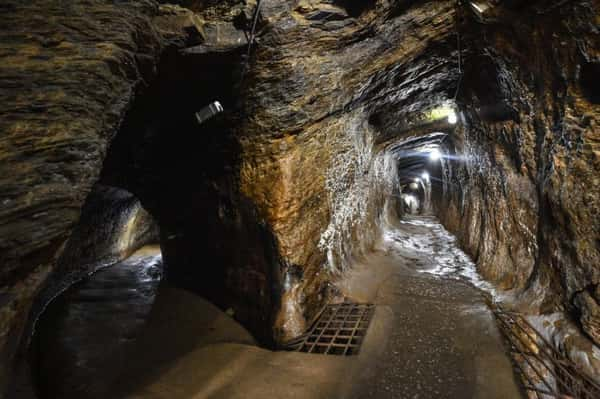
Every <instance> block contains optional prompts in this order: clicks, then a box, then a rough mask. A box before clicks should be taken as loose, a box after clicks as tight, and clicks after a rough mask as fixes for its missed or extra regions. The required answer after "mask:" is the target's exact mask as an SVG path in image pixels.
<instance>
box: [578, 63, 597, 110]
mask: <svg viewBox="0 0 600 399" xmlns="http://www.w3.org/2000/svg"><path fill="white" fill-rule="evenodd" d="M598 77H600V62H586V63H584V64H583V65H581V70H580V80H579V81H580V84H581V89H582V90H583V93H584V94H585V96H586V98H587V99H588V100H589V101H590V102H591V103H592V104H600V79H599V78H598Z"/></svg>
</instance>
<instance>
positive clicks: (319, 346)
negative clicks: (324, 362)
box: [295, 303, 375, 356]
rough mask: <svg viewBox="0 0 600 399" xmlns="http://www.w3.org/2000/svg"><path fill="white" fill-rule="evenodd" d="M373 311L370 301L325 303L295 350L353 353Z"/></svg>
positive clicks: (333, 353) (357, 347) (355, 352)
mask: <svg viewBox="0 0 600 399" xmlns="http://www.w3.org/2000/svg"><path fill="white" fill-rule="evenodd" d="M374 311H375V305H373V304H357V303H339V304H334V305H327V306H326V307H325V309H324V310H323V312H322V313H321V315H320V316H319V318H318V319H317V321H316V322H315V323H314V324H313V326H312V327H311V329H310V330H309V331H308V333H307V334H305V335H304V336H303V338H302V340H301V341H300V342H298V343H297V344H296V345H295V347H296V350H297V351H299V352H306V353H322V354H326V355H346V356H347V355H356V354H358V351H359V349H360V345H361V344H362V341H363V339H364V337H365V335H366V333H367V329H368V328H369V323H370V322H371V318H372V317H373V313H374Z"/></svg>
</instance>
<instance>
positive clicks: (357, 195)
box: [0, 0, 600, 385]
mask: <svg viewBox="0 0 600 399" xmlns="http://www.w3.org/2000/svg"><path fill="white" fill-rule="evenodd" d="M20 3H22V2H19V1H9V2H8V4H7V5H2V6H0V7H1V8H2V9H3V11H5V12H4V14H7V15H8V16H9V17H10V18H8V19H7V20H10V21H12V22H11V24H10V25H9V26H6V27H5V29H1V30H0V35H2V37H3V39H4V40H2V45H1V46H0V54H1V55H2V58H3V62H2V63H1V64H0V80H2V81H3V82H6V83H7V85H6V87H7V90H6V94H7V96H6V98H7V99H8V100H7V101H5V102H6V104H7V107H6V108H5V109H4V110H3V115H2V118H0V129H1V130H2V131H3V132H5V135H6V138H5V139H3V140H2V141H1V142H0V154H2V156H3V162H2V170H1V173H0V188H1V190H2V193H3V197H2V198H0V249H1V254H0V260H1V261H2V264H3V268H2V271H1V272H0V279H1V280H0V281H1V283H2V286H3V291H4V297H5V298H6V300H4V301H3V303H2V308H1V310H0V336H1V337H2V340H3V341H0V348H3V349H2V352H1V353H2V358H0V364H1V365H2V370H1V372H0V377H1V378H2V379H5V376H6V375H7V374H8V372H9V369H10V368H11V367H12V359H13V356H14V350H15V348H17V347H18V342H19V340H20V337H21V334H22V330H23V328H24V325H25V320H26V319H27V314H28V313H29V309H30V306H31V303H32V301H33V300H34V298H35V297H36V295H37V294H38V292H39V290H40V287H42V286H44V282H45V281H46V279H47V276H48V274H49V273H51V272H52V271H53V270H56V264H57V262H56V260H57V259H58V258H59V257H60V256H61V255H62V254H64V248H65V246H68V245H71V244H70V243H69V241H68V238H69V236H70V235H71V233H72V231H73V229H74V227H75V225H76V223H77V221H78V220H79V217H80V212H81V208H82V205H83V203H84V201H85V199H86V197H88V195H89V193H90V191H91V189H92V187H93V185H94V184H95V183H97V182H98V180H99V179H100V183H102V184H108V185H111V186H117V187H121V188H125V189H127V190H128V191H130V192H132V193H133V194H135V196H136V197H138V198H139V199H140V200H141V202H142V204H143V206H144V207H145V208H146V209H147V210H148V211H149V212H150V213H151V214H152V215H153V216H154V217H155V219H156V220H157V222H158V224H159V225H160V228H161V246H162V249H163V252H164V257H165V262H166V265H167V270H168V271H167V275H168V276H169V278H171V279H173V281H175V282H177V283H179V284H182V285H185V286H187V287H188V288H191V289H196V290H197V291H198V292H200V293H201V294H203V295H205V296H207V297H209V298H211V300H213V301H214V302H215V303H218V304H219V305H220V306H222V307H225V308H229V307H231V308H232V309H233V310H234V312H235V314H236V317H238V318H239V319H240V320H242V321H243V322H244V324H245V325H247V326H249V328H250V329H251V330H252V332H253V333H254V334H255V335H257V336H259V337H260V338H261V339H262V340H264V341H265V342H268V341H270V340H275V341H284V340H286V339H288V338H290V337H293V336H295V335H297V334H298V333H300V332H301V331H302V330H303V328H304V326H305V323H306V320H309V319H310V318H311V317H312V316H313V315H314V313H315V312H316V311H317V310H318V309H319V308H320V306H321V305H322V304H323V303H325V301H326V300H327V299H328V298H330V297H331V296H333V295H335V292H334V290H333V289H332V287H331V285H330V282H331V281H333V280H335V278H336V277H337V276H339V275H340V274H341V273H343V272H344V271H345V270H346V268H347V267H348V265H349V260H350V259H351V258H352V257H356V256H360V254H361V253H363V252H364V251H367V250H369V248H370V247H371V246H372V245H373V243H374V242H375V241H376V240H377V238H378V235H379V232H380V229H381V227H382V226H383V225H385V224H386V223H389V222H390V221H392V220H393V219H394V218H396V217H397V216H398V215H397V213H398V211H399V208H401V206H399V205H398V204H397V203H396V200H395V198H398V197H399V196H400V192H399V186H400V185H401V184H402V183H401V175H402V173H404V172H403V170H404V169H403V168H404V166H398V165H402V164H401V163H398V162H397V161H398V157H402V156H403V155H402V154H403V151H404V150H406V149H407V148H410V149H412V150H415V149H418V148H420V147H423V148H429V147H427V146H430V145H431V143H434V142H435V143H436V144H435V145H438V144H437V143H442V146H443V147H444V149H445V151H453V150H454V151H456V153H457V155H463V156H466V157H467V161H464V162H462V163H461V161H456V162H452V163H449V164H448V168H446V169H445V171H444V175H443V177H445V178H447V180H446V183H447V190H446V191H445V192H443V191H442V190H441V189H440V188H439V187H438V188H436V187H433V190H432V192H431V195H432V198H433V199H434V202H435V204H437V209H438V213H439V215H440V217H441V219H442V220H443V222H444V223H445V225H446V226H447V227H448V228H449V229H451V230H452V231H453V232H454V233H456V234H457V235H458V236H459V237H460V239H461V241H462V244H463V246H464V247H465V248H466V249H467V250H468V251H469V252H470V253H471V254H472V255H473V256H474V257H475V259H476V260H477V264H478V267H479V270H480V272H481V273H482V274H483V275H484V276H485V277H486V278H488V279H489V280H491V281H493V282H494V283H496V284H497V285H498V286H499V287H501V288H518V289H520V290H525V289H528V290H525V292H531V293H535V294H536V295H537V294H539V295H537V296H538V297H539V298H541V299H542V301H541V305H543V306H542V310H544V309H546V310H554V309H557V308H559V307H560V306H563V307H565V308H566V309H567V310H569V311H571V312H573V314H576V315H581V323H582V328H583V330H584V331H586V332H587V333H588V334H589V335H590V336H591V337H593V338H594V337H597V336H598V334H597V331H596V327H595V326H597V323H596V321H595V320H596V319H595V315H596V314H598V313H597V309H596V308H595V306H596V305H597V303H598V302H596V301H600V297H598V295H597V292H598V289H597V287H598V283H600V279H599V278H598V270H600V269H598V266H597V265H598V264H599V262H598V261H599V257H598V256H599V255H598V252H599V248H598V246H599V243H598V229H599V225H598V223H599V222H598V217H597V216H598V201H599V196H598V194H599V193H598V187H600V185H599V184H598V181H597V179H598V177H597V176H598V170H599V169H600V166H599V164H598V145H597V144H598V117H599V115H598V112H599V110H598V87H597V82H596V81H595V80H594V76H596V75H597V71H598V66H597V65H598V63H597V62H598V60H599V49H598V42H599V41H598V34H597V33H596V32H595V31H594V29H595V28H594V27H593V25H594V24H597V20H598V19H597V18H598V17H597V15H598V2H582V4H576V5H565V6H561V7H557V8H552V7H549V8H548V9H546V10H544V9H543V8H541V9H540V6H539V4H538V3H540V4H541V2H536V4H535V5H534V6H531V7H527V6H523V8H522V9H520V10H519V11H511V10H510V9H508V8H507V9H503V8H498V9H496V10H495V13H497V15H496V16H495V17H496V18H498V20H497V21H496V22H495V23H494V24H490V25H480V24H479V23H478V22H477V21H476V20H475V19H474V18H473V17H472V16H470V15H471V14H469V11H468V9H466V8H465V9H461V10H460V15H461V16H462V18H461V21H460V23H458V24H457V23H456V16H457V9H456V2H455V1H436V2H418V3H416V4H412V3H411V4H408V3H410V2H400V1H398V2H395V1H386V0H378V1H362V2H360V6H357V5H354V4H355V2H350V1H318V0H301V1H296V2H289V1H283V0H281V1H279V0H268V1H267V0H264V1H263V2H262V3H263V4H262V8H261V13H260V18H259V20H258V25H257V33H258V41H257V43H255V44H254V45H253V46H252V48H251V49H250V58H249V59H248V60H247V65H246V64H245V61H244V57H243V56H244V55H245V54H246V52H247V49H246V46H243V45H242V46H240V45H239V41H240V37H243V32H242V31H240V29H241V28H243V27H245V28H246V29H248V27H249V26H251V18H252V15H253V12H254V5H255V4H253V3H252V2H249V4H247V5H246V4H244V3H242V2H237V1H226V2H213V1H202V0H198V1H194V0H190V1H180V2H179V3H180V4H181V5H182V6H185V7H189V9H185V8H181V7H178V6H171V5H162V6H160V7H159V6H158V5H157V4H156V3H154V2H152V1H149V0H148V1H141V2H140V1H130V2H128V1H123V2H119V3H118V4H113V3H111V4H105V2H101V1H91V2H86V3H85V4H79V3H78V2H77V1H75V2H72V5H71V6H69V7H62V6H60V7H58V6H55V5H53V3H52V2H49V1H48V2H46V1H42V0H40V1H37V2H35V4H34V5H29V6H24V5H22V4H20ZM503 12H505V13H507V14H506V15H503V14H502V13H503ZM511 13H512V14H511ZM531 21H534V22H531ZM457 26H458V27H459V30H460V32H461V38H462V46H463V47H462V49H463V60H462V61H463V67H464V70H465V74H464V76H463V78H462V80H460V81H461V85H460V90H459V91H458V97H457V99H456V100H457V104H458V108H459V110H460V111H462V113H461V114H460V115H459V116H460V117H459V118H458V123H457V125H452V126H456V127H451V126H448V123H446V122H445V121H444V123H440V122H439V121H436V120H432V119H437V117H436V115H437V114H436V112H438V110H439V109H440V106H443V105H444V104H447V103H448V100H452V99H453V98H454V97H455V94H456V93H457V84H458V82H459V77H460V75H459V72H458V64H457V62H458V54H457V51H456V49H457V41H456V35H455V34H456V28H457ZM515 37H516V38H518V40H515V39H514V38H515ZM198 45H200V46H201V47H200V50H201V51H200V50H198V47H196V50H194V51H190V52H189V54H188V55H185V56H184V55H181V54H179V53H178V52H177V49H179V48H183V47H190V46H198ZM159 60H162V61H161V62H159ZM157 69H160V70H159V71H158V75H157ZM157 76H158V77H157ZM165 76H166V77H165ZM215 100H219V101H221V103H222V104H223V106H224V108H225V112H224V113H223V114H222V115H220V116H217V117H215V118H214V120H210V121H208V122H206V124H203V125H202V126H197V124H196V122H195V119H194V117H193V115H194V112H195V111H197V110H199V109H200V108H201V107H203V106H205V105H207V104H209V103H210V102H212V101H215ZM188 116H189V117H190V118H192V119H190V120H189V121H188V119H187V118H188ZM190 121H191V122H190ZM440 131H442V132H446V133H449V136H448V139H447V140H446V141H443V139H442V138H440V137H441V136H439V135H437V134H438V133H439V132H440ZM419 140H421V141H419ZM415 143H416V144H415ZM109 144H110V145H112V147H111V148H112V149H111V152H110V154H109V155H108V157H107V152H108V148H109ZM419 146H420V147H419ZM103 163H104V167H105V169H104V172H103V173H102V176H101V170H102V166H103ZM399 176H400V177H399ZM439 177H442V176H439ZM449 183H452V184H449ZM441 194H444V197H441ZM436 198H437V200H436ZM52 278H53V279H55V280H56V279H58V280H60V279H61V278H63V274H61V271H60V270H59V271H58V272H57V273H55V274H54V276H53V277H52ZM1 384H2V382H1V381H0V385H1Z"/></svg>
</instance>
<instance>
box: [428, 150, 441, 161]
mask: <svg viewBox="0 0 600 399" xmlns="http://www.w3.org/2000/svg"><path fill="white" fill-rule="evenodd" d="M441 157H442V153H441V152H440V150H438V149H437V148H434V149H433V150H431V152H430V153H429V159H431V160H432V161H437V160H438V159H440V158H441Z"/></svg>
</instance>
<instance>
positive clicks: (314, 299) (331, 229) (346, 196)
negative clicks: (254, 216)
mask: <svg viewBox="0 0 600 399" xmlns="http://www.w3.org/2000/svg"><path fill="white" fill-rule="evenodd" d="M349 4H350V3H348V2H336V1H299V2H276V1H266V2H263V6H262V11H261V19H260V23H259V30H260V32H261V35H260V37H259V42H258V44H257V45H256V46H255V49H254V51H253V53H252V54H253V56H252V58H251V59H250V60H249V61H250V63H249V68H248V72H247V74H246V75H245V77H244V85H243V87H242V96H243V98H244V102H243V105H242V113H241V114H242V118H241V121H240V125H239V129H238V132H239V133H238V135H239V137H240V143H241V146H242V151H241V153H242V157H241V166H240V187H241V190H242V192H243V193H244V195H245V196H246V197H247V198H249V199H250V200H251V201H252V202H253V203H254V204H256V206H257V210H258V214H259V216H260V218H262V220H264V221H265V223H266V225H267V226H269V228H270V229H271V231H272V232H273V235H274V236H275V237H276V240H277V248H278V250H279V256H280V259H281V263H280V267H281V270H280V273H281V276H282V278H281V280H282V284H283V285H282V287H281V289H282V301H281V307H280V309H279V312H278V317H277V319H276V323H275V329H276V335H277V336H278V337H279V339H280V340H285V339H287V338H290V337H293V336H294V335H296V334H298V333H300V332H301V331H302V329H303V328H304V323H305V320H309V319H310V318H311V317H312V315H313V314H314V312H315V311H317V310H318V309H319V307H320V306H322V304H323V303H324V302H325V300H326V299H327V298H328V297H329V296H330V295H332V293H331V292H330V291H329V288H328V287H329V285H328V281H330V280H331V279H334V278H336V275H339V273H341V272H343V270H344V269H345V268H346V267H347V260H348V259H349V257H351V256H358V255H360V253H361V251H362V250H365V249H366V248H369V247H370V245H371V244H372V243H373V241H374V240H375V239H376V237H377V234H378V223H379V219H380V215H381V214H382V213H383V209H384V206H383V205H384V201H385V199H386V197H387V196H389V195H390V194H391V193H392V191H393V190H392V189H391V188H390V187H391V186H392V185H393V183H394V182H395V179H397V176H395V172H394V171H395V169H394V168H393V165H394V164H393V162H390V158H389V157H388V155H389V154H387V153H386V152H385V149H386V148H387V147H386V145H385V143H386V142H387V141H389V140H391V141H393V140H398V139H399V138H398V137H396V136H397V132H396V131H397V130H401V129H400V128H406V126H408V125H409V124H410V122H411V120H412V118H414V117H415V116H416V114H417V110H419V108H423V109H426V108H427V107H428V106H431V104H434V103H435V102H436V100H437V99H439V98H440V97H443V96H444V93H443V91H444V89H442V88H443V87H445V86H446V85H447V84H448V80H450V79H451V78H452V72H451V70H452V61H448V60H447V59H446V60H443V54H445V53H446V52H447V51H452V49H450V50H448V49H447V48H445V47H444V46H442V43H444V42H445V41H446V40H448V35H449V34H450V32H451V30H452V28H453V22H454V21H453V16H454V3H452V2H435V4H433V3H429V2H426V4H419V5H414V6H413V5H407V4H400V3H396V2H387V1H368V2H362V3H361V6H360V7H351V6H349ZM421 6H422V7H421ZM426 54H427V55H426ZM384 164H385V167H388V170H387V171H386V172H385V173H387V174H386V175H383V174H382V173H381V167H380V165H384ZM390 209H391V208H390Z"/></svg>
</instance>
